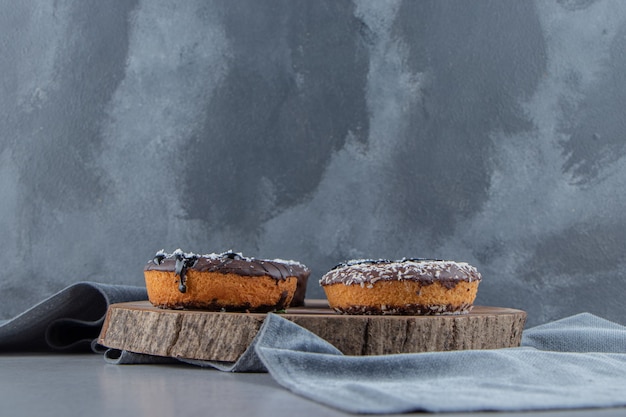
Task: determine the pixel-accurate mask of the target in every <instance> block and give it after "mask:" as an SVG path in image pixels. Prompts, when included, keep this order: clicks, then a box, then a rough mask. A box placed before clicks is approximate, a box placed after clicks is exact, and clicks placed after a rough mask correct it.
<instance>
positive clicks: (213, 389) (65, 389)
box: [0, 354, 626, 417]
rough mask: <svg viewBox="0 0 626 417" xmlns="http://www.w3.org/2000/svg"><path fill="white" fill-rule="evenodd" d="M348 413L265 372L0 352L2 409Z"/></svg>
mask: <svg viewBox="0 0 626 417" xmlns="http://www.w3.org/2000/svg"><path fill="white" fill-rule="evenodd" d="M450 395H454V389H452V388H451V390H450ZM625 395H626V393H625ZM349 415H351V414H346V413H343V412H339V411H336V410H334V409H330V408H328V407H325V406H323V405H320V404H318V403H315V402H312V401H309V400H307V399H305V398H302V397H300V396H297V395H295V394H292V393H291V392H289V391H287V390H286V389H284V388H282V387H280V386H279V385H278V384H276V382H274V380H273V379H272V377H271V376H270V375H268V374H231V373H224V372H220V371H215V370H210V369H202V368H197V367H194V366H191V365H183V364H181V365H111V364H107V363H105V362H104V360H103V358H102V357H101V356H99V355H95V354H81V355H60V354H0V417H20V416H29V417H36V416H52V417H54V416H65V417H72V416H90V417H99V416H107V417H111V416H114V417H126V416H132V417H137V416H151V417H158V416H176V417H186V416H193V417H198V416H220V417H222V416H255V417H264V416H268V417H269V416H271V417H277V416H280V417H282V416H284V417H290V416H298V417H308V416H330V417H333V416H349ZM403 415H408V414H403ZM415 415H424V414H415ZM432 415H433V416H440V417H443V416H445V417H447V416H453V415H454V416H482V417H486V416H489V417H502V416H520V417H522V416H524V417H530V416H542V417H548V416H552V417H556V416H559V417H561V416H562V417H565V416H574V417H577V416H600V417H607V416H626V408H618V409H602V410H576V411H571V410H570V411H549V412H539V413H471V414H432Z"/></svg>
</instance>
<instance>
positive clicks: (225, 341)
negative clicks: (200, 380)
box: [98, 300, 526, 362]
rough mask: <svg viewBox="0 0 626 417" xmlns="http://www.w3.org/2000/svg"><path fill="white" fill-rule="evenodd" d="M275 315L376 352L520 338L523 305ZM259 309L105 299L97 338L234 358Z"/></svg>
mask: <svg viewBox="0 0 626 417" xmlns="http://www.w3.org/2000/svg"><path fill="white" fill-rule="evenodd" d="M281 316H282V317H284V318H286V319H288V320H291V321H293V322H294V323H296V324H298V325H300V326H302V327H304V328H306V329H308V330H310V331H311V332H313V333H315V334H317V335H318V336H320V337H321V338H323V339H325V340H327V341H328V342H330V343H331V344H333V345H334V346H335V347H337V348H338V349H339V350H340V351H341V352H343V353H344V354H346V355H383V354H392V353H416V352H427V351H447V350H461V349H497V348H507V347H516V346H519V345H520V342H521V338H522V330H523V327H524V324H525V321H526V313H525V312H524V311H521V310H514V309H510V308H499V307H481V306H475V307H474V309H473V310H472V312H470V313H469V314H464V315H450V316H350V315H341V314H337V313H335V312H333V311H332V310H331V309H329V308H328V304H327V302H326V300H307V301H306V303H305V306H304V307H296V308H290V309H288V310H287V312H286V313H284V314H281ZM265 317H266V315H265V314H259V313H226V312H210V311H200V310H166V309H160V308H156V307H153V306H152V305H151V304H150V303H149V302H148V301H141V302H131V303H119V304H112V305H111V306H109V309H108V311H107V315H106V318H105V322H104V325H103V327H102V331H101V333H100V338H99V340H98V342H99V343H100V344H101V345H104V346H107V347H110V348H114V349H121V350H128V351H131V352H136V353H145V354H150V355H158V356H167V357H178V358H189V359H200V360H215V361H228V362H232V361H236V360H237V359H238V358H239V356H241V354H242V353H243V352H244V351H245V350H246V348H247V347H248V345H249V344H250V342H252V339H254V336H255V335H256V334H257V332H258V330H259V328H260V327H261V325H262V324H263V320H264V319H265Z"/></svg>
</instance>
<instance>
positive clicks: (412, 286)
mask: <svg viewBox="0 0 626 417" xmlns="http://www.w3.org/2000/svg"><path fill="white" fill-rule="evenodd" d="M481 279H482V276H481V274H480V273H479V272H478V271H477V270H476V268H474V267H473V266H471V265H469V264H467V263H465V262H453V261H444V260H432V259H421V258H403V259H401V260H397V261H390V260H386V259H379V260H371V259H360V260H352V261H348V262H344V263H341V264H339V265H337V266H336V267H334V268H333V269H331V270H330V271H329V272H327V273H326V274H325V275H324V276H323V277H322V279H321V280H320V285H322V287H323V288H324V291H325V293H326V296H327V298H328V301H329V304H330V306H331V308H333V309H334V310H335V311H337V312H339V313H344V314H404V315H432V314H465V313H468V312H469V311H470V310H471V308H472V305H473V302H474V299H475V298H476V293H477V291H478V284H479V282H480V281H481Z"/></svg>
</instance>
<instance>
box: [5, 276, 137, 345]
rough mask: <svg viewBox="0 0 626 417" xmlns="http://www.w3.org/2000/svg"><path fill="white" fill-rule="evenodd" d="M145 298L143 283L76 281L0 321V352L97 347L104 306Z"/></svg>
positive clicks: (105, 309) (104, 311) (105, 308)
mask: <svg viewBox="0 0 626 417" xmlns="http://www.w3.org/2000/svg"><path fill="white" fill-rule="evenodd" d="M147 299H148V295H147V293H146V289H145V288H143V287H134V286H127V285H109V284H100V283H95V282H78V283H76V284H73V285H70V286H68V287H66V288H64V289H62V290H61V291H59V292H57V293H56V294H54V295H52V296H50V297H49V298H47V299H45V300H43V301H41V302H40V303H38V304H36V305H35V306H33V307H31V308H30V309H28V310H26V311H24V312H23V313H21V314H19V315H18V316H16V317H14V318H12V319H10V320H4V321H0V352H7V351H15V352H30V351H63V352H77V351H90V350H95V351H99V347H98V346H97V344H96V343H95V339H96V338H97V337H98V335H99V334H100V329H101V328H102V323H103V321H104V317H105V314H106V311H107V308H108V306H109V305H110V304H113V303H121V302H125V301H136V300H147Z"/></svg>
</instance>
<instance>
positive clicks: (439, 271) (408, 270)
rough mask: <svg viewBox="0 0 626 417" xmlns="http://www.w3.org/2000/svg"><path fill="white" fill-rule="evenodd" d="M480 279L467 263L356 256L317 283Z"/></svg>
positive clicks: (360, 283)
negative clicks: (392, 259) (375, 258)
mask: <svg viewBox="0 0 626 417" xmlns="http://www.w3.org/2000/svg"><path fill="white" fill-rule="evenodd" d="M481 279H482V277H481V275H480V273H479V272H478V270H477V269H476V268H475V267H473V266H471V265H469V264H468V263H466V262H454V261H443V260H429V259H419V258H410V259H409V258H404V259H401V260H398V261H389V260H385V259H379V260H371V259H356V260H351V261H347V262H344V263H341V264H339V265H337V266H336V267H335V268H333V269H331V270H330V271H329V272H327V273H326V274H325V275H324V276H323V277H322V279H321V280H320V285H331V284H337V283H342V284H345V285H355V284H356V285H366V284H374V283H375V282H377V281H380V280H384V281H393V280H398V281H402V280H414V281H420V282H423V283H424V284H430V283H433V282H434V281H439V282H441V283H442V284H443V285H446V286H454V285H456V283H457V282H458V281H468V282H472V281H480V280H481Z"/></svg>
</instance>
